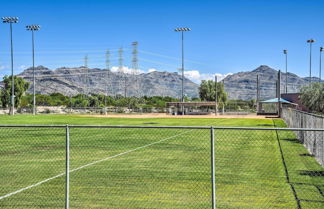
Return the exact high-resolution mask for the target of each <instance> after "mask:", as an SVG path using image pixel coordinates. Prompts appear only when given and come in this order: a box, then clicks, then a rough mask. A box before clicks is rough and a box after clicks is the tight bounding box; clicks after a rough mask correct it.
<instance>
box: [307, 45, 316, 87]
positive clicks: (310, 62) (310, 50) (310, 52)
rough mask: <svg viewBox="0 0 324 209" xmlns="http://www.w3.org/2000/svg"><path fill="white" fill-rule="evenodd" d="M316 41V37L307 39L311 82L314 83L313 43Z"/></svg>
mask: <svg viewBox="0 0 324 209" xmlns="http://www.w3.org/2000/svg"><path fill="white" fill-rule="evenodd" d="M314 42H315V40H314V39H309V40H307V43H309V84H311V83H312V44H313V43H314Z"/></svg>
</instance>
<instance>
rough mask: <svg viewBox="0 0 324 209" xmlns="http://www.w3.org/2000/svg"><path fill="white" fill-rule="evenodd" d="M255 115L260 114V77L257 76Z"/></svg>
mask: <svg viewBox="0 0 324 209" xmlns="http://www.w3.org/2000/svg"><path fill="white" fill-rule="evenodd" d="M256 102H257V113H258V112H260V77H259V75H257V99H256Z"/></svg>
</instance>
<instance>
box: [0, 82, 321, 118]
mask: <svg viewBox="0 0 324 209" xmlns="http://www.w3.org/2000/svg"><path fill="white" fill-rule="evenodd" d="M14 80H15V106H16V107H31V104H32V103H33V102H32V101H33V96H32V95H30V94H26V91H27V89H28V88H29V86H30V84H29V83H28V82H26V81H25V80H24V79H23V78H21V77H17V76H14ZM3 83H4V88H3V89H2V90H1V91H0V105H1V106H2V107H3V108H7V107H8V106H9V104H10V95H11V76H5V77H4V78H3ZM216 85H217V101H218V102H219V103H221V104H222V106H223V108H224V107H234V109H235V110H239V109H240V108H242V107H241V106H242V105H243V106H244V109H245V108H250V109H253V108H254V105H255V101H254V100H251V101H238V100H231V101H228V99H227V93H226V92H225V89H224V85H223V84H222V83H220V82H218V83H217V84H216V83H215V82H214V81H212V80H203V81H202V82H201V84H200V86H199V97H200V98H192V99H190V98H188V97H186V98H185V101H215V97H216V91H215V90H216ZM176 101H178V99H176V98H172V97H160V96H153V97H147V96H144V97H141V98H136V97H126V98H125V97H123V96H121V95H117V96H114V97H112V96H105V95H102V94H92V95H84V94H78V95H76V96H73V97H68V96H65V95H63V94H60V93H53V94H51V95H41V94H38V95H36V105H38V106H67V107H98V108H100V107H105V106H115V107H129V108H146V107H156V108H164V107H165V106H166V102H176ZM301 101H302V103H303V104H304V105H305V106H306V107H307V108H308V109H309V110H310V111H313V112H322V113H323V112H324V83H318V82H316V83H312V84H311V85H309V86H305V87H304V88H302V90H301Z"/></svg>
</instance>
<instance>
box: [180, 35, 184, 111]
mask: <svg viewBox="0 0 324 209" xmlns="http://www.w3.org/2000/svg"><path fill="white" fill-rule="evenodd" d="M181 43H182V44H181V45H182V46H181V48H182V68H181V69H182V81H181V86H182V88H181V89H182V90H181V101H182V102H184V84H183V83H184V46H183V31H181ZM181 109H182V115H184V106H183V104H182V108H181Z"/></svg>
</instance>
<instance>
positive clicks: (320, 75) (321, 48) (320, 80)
mask: <svg viewBox="0 0 324 209" xmlns="http://www.w3.org/2000/svg"><path fill="white" fill-rule="evenodd" d="M323 51H324V47H320V69H319V82H320V83H321V82H322V52H323Z"/></svg>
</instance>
